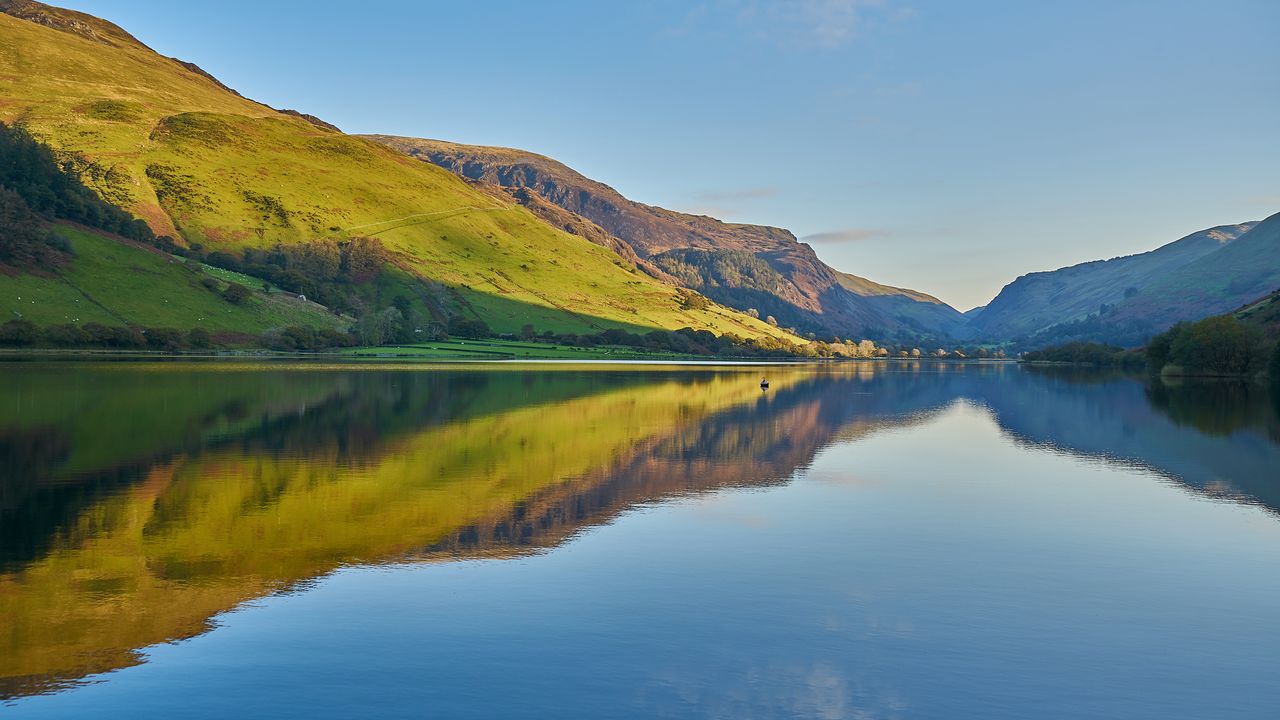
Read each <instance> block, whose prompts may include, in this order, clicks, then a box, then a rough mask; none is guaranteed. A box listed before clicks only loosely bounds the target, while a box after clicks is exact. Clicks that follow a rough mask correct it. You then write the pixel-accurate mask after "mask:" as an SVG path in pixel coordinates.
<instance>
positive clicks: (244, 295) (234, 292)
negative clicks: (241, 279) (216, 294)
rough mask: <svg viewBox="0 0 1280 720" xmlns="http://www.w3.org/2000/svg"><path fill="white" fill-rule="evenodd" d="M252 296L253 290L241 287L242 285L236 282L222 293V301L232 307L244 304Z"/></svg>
mask: <svg viewBox="0 0 1280 720" xmlns="http://www.w3.org/2000/svg"><path fill="white" fill-rule="evenodd" d="M251 295H253V291H252V290H250V289H249V288H247V287H245V286H244V285H241V284H240V283H235V282H233V283H231V284H229V285H227V288H226V289H225V290H223V291H222V299H223V300H226V301H227V302H229V303H231V304H232V305H242V304H244V302H245V301H246V300H248V299H249V296H251Z"/></svg>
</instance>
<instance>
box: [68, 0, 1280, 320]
mask: <svg viewBox="0 0 1280 720" xmlns="http://www.w3.org/2000/svg"><path fill="white" fill-rule="evenodd" d="M57 4H64V5H66V6H68V7H74V8H76V9H79V10H84V11H86V12H90V13H93V14H95V15H99V16H102V17H106V18H108V19H110V20H112V21H114V22H117V23H118V24H120V25H122V26H123V27H124V28H125V29H126V30H129V31H130V32H132V33H133V34H134V35H136V36H137V37H138V38H139V39H141V40H142V41H143V42H146V43H147V44H149V45H151V46H152V47H154V48H155V49H157V50H159V51H160V52H163V53H165V54H167V55H176V56H178V57H180V58H182V59H184V60H189V61H192V62H195V63H198V64H199V65H201V66H202V67H204V68H205V69H206V70H208V71H210V72H212V73H213V74H215V75H216V76H218V77H219V78H220V79H222V80H223V82H225V83H227V84H228V85H230V86H231V87H234V88H236V89H237V90H239V91H240V92H242V93H243V94H245V95H247V96H249V97H252V98H254V99H256V100H261V101H263V102H266V103H269V104H272V105H275V106H277V107H292V108H297V109H301V110H304V111H306V112H310V113H313V114H316V115H319V116H320V117H322V118H325V119H326V120H329V121H330V122H333V123H336V124H337V125H339V126H341V127H342V128H343V129H344V130H346V131H348V132H381V133H393V134H400V135H411V136H419V137H433V138H443V139H448V140H455V141H459V142H468V143H480V144H488V145H506V146H513V147H520V148H525V149H528V150H533V151H536V152H541V153H544V154H547V155H550V156H552V157H555V158H556V159H559V160H562V161H564V162H566V163H568V164H569V165H571V166H573V167H575V168H576V169H578V170H580V171H582V172H583V173H585V174H586V175H588V176H591V177H594V178H596V179H599V180H602V181H604V182H606V183H608V184H610V185H612V186H614V187H616V188H617V189H618V190H620V191H622V192H623V193H624V194H626V195H628V196H629V197H632V198H633V199H636V200H640V201H643V202H647V203H652V204H657V205H662V206H665V207H670V208H673V209H678V210H686V211H693V212H705V213H707V214H712V215H715V216H717V217H721V218H722V219H725V220H730V221H736V222H755V223H765V224H770V225H778V226H782V227H786V228H788V229H790V230H792V231H793V232H795V233H796V235H798V236H800V237H801V238H803V239H805V240H806V241H808V242H811V243H812V244H813V245H814V247H815V248H816V249H817V251H818V253H819V255H821V256H822V258H823V259H825V260H826V261H827V262H829V263H830V264H832V265H834V266H835V267H837V268H839V269H841V270H845V271H848V272H852V273H855V274H858V275H863V276H866V277H870V278H873V279H875V280H878V281H881V282H887V283H891V284H895V285H902V286H908V287H913V288H917V289H920V290H925V291H927V292H931V293H933V294H935V295H938V296H939V297H941V298H942V299H944V300H946V301H948V302H950V303H952V304H953V305H955V306H956V307H958V308H960V309H962V310H964V309H968V308H970V307H973V306H975V305H980V304H983V303H985V302H987V301H988V300H989V299H990V298H991V297H992V296H993V295H994V294H995V293H996V292H998V291H999V289H1000V287H1001V286H1003V285H1004V284H1005V283H1007V282H1009V281H1011V280H1013V278H1014V277H1016V276H1018V275H1021V274H1024V273H1026V272H1031V271H1036V270H1046V269H1053V268H1057V267H1061V266H1063V265H1068V264H1072V263H1075V262H1081V261H1086V260H1092V259H1098V258H1106V257H1114V256H1117V255H1125V254H1130V253H1134V252H1141V251H1144V250H1149V249H1151V248H1154V247H1156V246H1158V245H1161V244H1163V243H1166V242H1169V241H1172V240H1175V239H1177V238H1179V237H1181V236H1183V235H1185V234H1188V233H1190V232H1193V231H1195V230H1199V229H1202V228H1205V227H1209V226H1212V225H1219V224H1225V223H1234V222H1240V221H1244V220H1256V219H1261V218H1262V217H1264V216H1266V215H1269V214H1272V213H1275V212H1278V211H1280V43H1277V42H1276V41H1275V38H1276V37H1277V36H1280V2H1275V1H1274V0H1253V1H1250V0H1239V1H1235V2H1232V1H1229V0H1222V1H1218V2H1211V1H1206V2H1177V1H1173V0H1171V1H1167V2H1123V1H1112V2H1087V1H1081V2H1069V3H1049V2H964V3H961V2H941V1H937V2H934V1H926V0H902V1H898V0H882V1H881V2H869V1H866V0H792V1H790V2H760V1H755V0H710V1H709V2H702V3H697V2H670V1H666V0H659V1H650V2H635V3H622V2H598V1H596V2H556V1H554V0H548V1H547V2H528V1H527V0H526V1H524V2H483V3H480V2H451V3H445V2H410V1H408V0H403V1H401V0H367V1H366V2H363V3H341V4H338V3H328V2H292V1H286V0H281V1H275V2H272V1H264V0H257V1H256V2H245V1H243V0H222V1H221V2H217V3H172V2H156V1H147V0H63V2H61V3H57Z"/></svg>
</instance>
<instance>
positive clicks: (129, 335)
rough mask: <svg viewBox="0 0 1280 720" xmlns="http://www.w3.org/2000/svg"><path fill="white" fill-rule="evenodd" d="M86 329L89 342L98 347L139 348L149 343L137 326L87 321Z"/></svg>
mask: <svg viewBox="0 0 1280 720" xmlns="http://www.w3.org/2000/svg"><path fill="white" fill-rule="evenodd" d="M84 331H85V332H86V333H88V334H89V344H90V345H94V346H98V347H111V348H139V347H142V346H143V345H146V343H147V339H146V337H144V336H143V335H142V333H141V332H139V331H138V330H137V329H136V328H130V327H120V326H106V325H101V324H99V323H86V324H85V325H84Z"/></svg>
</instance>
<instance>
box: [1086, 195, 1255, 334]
mask: <svg viewBox="0 0 1280 720" xmlns="http://www.w3.org/2000/svg"><path fill="white" fill-rule="evenodd" d="M1276 289H1280V213H1277V214H1275V215H1272V216H1271V217H1269V218H1267V219H1266V220H1263V221H1262V222H1260V223H1257V224H1255V225H1253V226H1251V229H1250V230H1249V231H1248V232H1246V233H1244V234H1243V235H1240V236H1239V237H1238V238H1236V239H1235V240H1234V241H1232V242H1230V243H1227V244H1225V245H1223V246H1222V247H1221V248H1219V249H1217V250H1215V251H1213V252H1211V253H1208V254H1206V255H1204V256H1202V257H1199V258H1197V259H1195V260H1193V261H1191V262H1189V263H1186V264H1184V265H1182V266H1181V267H1178V268H1177V269H1175V270H1173V271H1171V272H1169V273H1167V274H1164V275H1162V276H1161V277H1159V278H1157V279H1156V280H1155V281H1154V282H1152V283H1150V284H1149V285H1147V286H1145V287H1144V288H1142V290H1141V291H1140V292H1139V293H1137V294H1136V295H1134V296H1133V297H1132V298H1129V299H1128V300H1126V301H1125V302H1123V303H1121V304H1120V305H1119V306H1118V307H1117V308H1116V309H1115V311H1114V312H1113V313H1112V314H1111V315H1110V316H1109V317H1108V320H1109V321H1110V322H1114V323H1116V324H1118V325H1125V324H1139V325H1149V326H1151V327H1153V328H1156V329H1161V330H1162V329H1164V328H1166V327H1168V326H1170V325H1172V324H1173V323H1175V322H1177V321H1179V320H1193V319H1199V318H1203V317H1207V316H1209V315H1217V314H1220V313H1225V312H1228V311H1231V310H1235V309H1237V308H1239V307H1241V306H1242V305H1245V304H1247V303H1252V302H1254V301H1255V300H1256V299H1257V298H1259V297H1261V296H1263V295H1267V294H1269V293H1271V292H1273V291H1275V290H1276Z"/></svg>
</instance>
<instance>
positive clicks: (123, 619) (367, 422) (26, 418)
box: [0, 363, 1280, 698]
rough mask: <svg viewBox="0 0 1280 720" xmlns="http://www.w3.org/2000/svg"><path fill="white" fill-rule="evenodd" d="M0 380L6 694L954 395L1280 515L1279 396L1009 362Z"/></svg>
mask: <svg viewBox="0 0 1280 720" xmlns="http://www.w3.org/2000/svg"><path fill="white" fill-rule="evenodd" d="M770 381H771V387H770V390H769V392H768V393H763V394H762V393H761V392H760V390H759V387H758V377H757V374H756V373H755V370H754V369H750V368H746V369H733V368H699V369H644V370H636V369H626V368H610V369H595V370H590V371H586V370H569V369H556V370H550V369H543V368H537V367H526V368H515V369H506V370H484V371H476V370H432V371H392V370H365V371H350V370H316V369H309V370H280V369H262V368H251V367H247V368H225V367H207V366H206V367H191V366H164V367H162V368H156V367H150V368H144V367H139V366H105V367H81V366H59V367H40V366H21V367H10V368H6V371H5V373H3V375H2V376H0V472H2V473H3V474H2V476H0V477H2V480H0V618H3V620H4V622H3V624H2V625H0V697H10V698H12V697H17V696H22V695H30V694H36V693H44V692H50V691H56V690H57V689H59V688H61V687H65V686H66V685H67V684H68V683H74V682H76V681H77V680H79V679H80V678H83V677H85V676H87V675H91V674H95V673H100V672H103V671H106V670H111V669H115V668H120V667H125V666H128V665H131V664H135V663H137V662H139V655H138V654H137V652H136V651H137V650H138V649H140V648H143V647H145V646H148V645H152V644H155V643H159V642H163V641H166V640H173V639H179V638H185V637H190V636H193V635H196V634H199V633H202V632H204V631H205V630H207V629H208V628H209V626H210V622H211V621H212V619H213V618H215V617H216V616H217V615H218V614H219V613H221V612H223V611H225V610H228V609H230V608H232V607H234V606H236V605H237V604H239V603H242V602H244V601H246V600H249V599H252V598H255V597H260V596H263V595H266V594H270V593H273V592H278V591H280V590H284V589H288V588H290V587H294V586H297V585H298V584H301V583H306V582H307V581H309V580H312V579H314V578H316V577H318V576H321V575H324V574H326V573H328V572H331V571H332V570H333V569H335V568H337V567H339V566H342V565H348V564H368V563H380V562H387V561H393V560H394V561H400V560H405V559H417V560H429V559H447V558H457V557H491V556H507V555H512V554H519V553H525V552H534V551H537V550H539V549H541V548H547V547H551V546H554V545H556V544H558V543H560V542H561V541H563V540H564V539H565V538H567V537H569V536H571V535H573V534H574V533H576V532H578V531H580V530H581V529H582V528H584V527H588V526H592V525H596V524H600V523H605V522H608V521H609V520H610V519H611V518H613V517H614V516H616V515H617V514H618V513H620V512H622V511H624V510H626V509H627V508H630V507H633V506H636V505H638V504H643V503H651V502H655V501H658V500H661V499H663V498H668V497H672V496H676V495H683V494H688V493H700V492H706V491H709V490H713V489H717V488H726V487H766V486H770V485H776V484H779V483H785V482H787V481H788V480H789V479H790V478H792V477H793V476H795V474H796V473H797V472H798V471H799V470H802V469H803V468H805V467H806V466H807V465H808V464H809V463H810V462H812V460H813V458H814V456H815V455H816V454H817V453H818V452H819V451H820V450H822V449H823V448H824V447H827V446H829V445H831V444H833V443H835V442H837V441H841V442H844V441H855V440H857V439H858V438H860V437H864V436H866V435H868V434H872V433H877V432H881V431H884V430H890V429H894V428H901V427H905V426H911V425H915V424H920V423H924V422H927V421H929V420H930V418H932V417H933V416H935V415H936V414H938V413H940V412H942V411H944V410H945V409H947V408H948V407H950V406H952V405H953V404H954V403H956V402H957V401H960V400H964V401H967V402H971V403H976V404H980V405H983V406H985V407H987V408H989V409H990V411H991V413H992V415H993V417H994V418H995V420H996V422H998V423H999V425H1000V427H1001V428H1002V429H1003V431H1004V432H1005V433H1007V434H1008V435H1009V436H1011V437H1014V438H1016V439H1017V440H1018V441H1019V442H1023V443H1025V444H1026V445H1027V446H1029V447H1036V448H1043V449H1048V450H1051V451H1054V452H1066V453H1071V454H1076V455H1082V456H1087V457H1092V458H1097V459H1099V460H1101V461H1103V462H1110V463H1121V464H1136V465H1141V466H1143V467H1147V468H1151V469H1154V470H1156V471H1158V472H1160V473H1161V474H1162V475H1164V476H1165V477H1167V478H1168V479H1169V480H1170V481H1172V482H1177V483H1181V484H1183V485H1184V486H1185V487H1187V488H1188V489H1189V490H1191V491H1194V492H1200V493H1206V494H1211V495H1214V496H1215V497H1227V498H1231V499H1237V500H1241V501H1245V502H1250V503H1261V504H1263V505H1266V506H1267V507H1269V508H1270V509H1272V510H1273V511H1276V510H1278V509H1280V482H1278V480H1277V478H1276V473H1275V470H1274V469H1275V468H1277V467H1280V446H1278V445H1277V438H1280V434H1278V429H1277V428H1278V425H1277V420H1276V409H1275V406H1274V404H1273V403H1272V402H1271V401H1270V399H1269V398H1268V397H1266V395H1265V393H1261V392H1259V390H1258V389H1257V388H1254V387H1252V386H1237V385H1231V384H1221V383H1215V384H1182V385H1174V386H1165V385H1158V386H1154V387H1152V386H1149V385H1147V384H1145V383H1144V382H1143V381H1141V380H1135V379H1132V378H1126V377H1121V376H1114V375H1100V374H1095V373H1078V372H1073V373H1062V372H1043V371H1025V370H1021V369H1019V368H1017V367H1014V366H1009V365H965V366H954V365H930V364H928V363H924V364H911V365H907V364H883V363H881V364H876V363H868V364H861V365H837V366H827V367H822V366H793V367H786V368H776V369H771V371H770Z"/></svg>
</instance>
